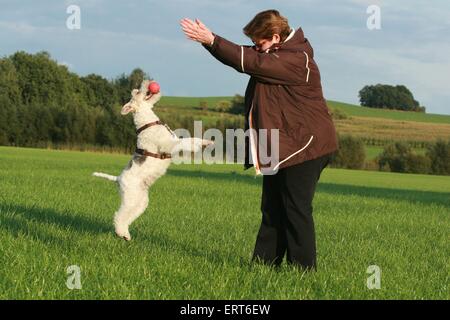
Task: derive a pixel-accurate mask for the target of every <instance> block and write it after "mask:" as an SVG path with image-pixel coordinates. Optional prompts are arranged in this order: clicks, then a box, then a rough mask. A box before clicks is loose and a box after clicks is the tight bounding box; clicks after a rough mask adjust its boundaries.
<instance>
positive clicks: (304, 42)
mask: <svg viewBox="0 0 450 320" xmlns="http://www.w3.org/2000/svg"><path fill="white" fill-rule="evenodd" d="M292 33H293V34H292ZM269 50H270V51H272V50H295V51H297V50H299V51H305V52H306V53H307V54H308V55H309V56H310V57H314V52H313V48H312V47H311V45H310V44H309V41H308V39H307V38H305V34H304V33H303V30H302V28H298V29H297V30H294V29H292V31H291V34H290V35H289V36H288V37H287V39H286V40H285V41H284V42H282V43H275V44H273V45H272V46H271V47H270V48H269Z"/></svg>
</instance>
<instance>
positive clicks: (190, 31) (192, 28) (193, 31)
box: [180, 18, 214, 45]
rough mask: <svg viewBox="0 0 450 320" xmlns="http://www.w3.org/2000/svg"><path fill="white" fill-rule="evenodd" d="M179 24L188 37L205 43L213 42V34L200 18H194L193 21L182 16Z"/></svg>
mask: <svg viewBox="0 0 450 320" xmlns="http://www.w3.org/2000/svg"><path fill="white" fill-rule="evenodd" d="M180 25H181V27H182V29H183V32H184V34H185V35H186V37H187V38H188V39H190V40H194V41H197V42H200V43H203V44H207V45H211V44H212V43H213V41H214V35H213V34H212V32H211V31H210V30H209V29H208V28H207V27H206V26H205V25H204V24H203V23H202V22H201V21H200V20H198V19H195V22H194V21H192V20H190V19H188V18H184V19H181V21H180Z"/></svg>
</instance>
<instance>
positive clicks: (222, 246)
mask: <svg viewBox="0 0 450 320" xmlns="http://www.w3.org/2000/svg"><path fill="white" fill-rule="evenodd" d="M128 159H129V156H128V155H118V154H98V153H90V152H86V153H82V152H68V151H49V150H39V149H22V148H9V147H8V148H7V147H0V242H1V244H2V245H1V246H0V264H1V266H2V267H1V268H0V299H100V298H102V299H448V298H449V289H450V288H449V283H450V281H449V274H448V270H449V260H448V257H449V254H450V252H449V247H448V230H449V228H450V177H445V176H430V175H416V174H397V173H387V172H370V171H359V170H344V169H330V168H327V169H325V171H324V172H323V173H322V177H321V181H320V183H319V186H318V190H317V193H316V196H315V199H314V217H315V224H316V232H317V245H318V271H317V272H316V273H309V274H301V273H299V271H298V270H295V269H293V268H292V267H289V266H286V265H284V266H283V267H282V268H281V269H280V270H278V271H277V270H273V269H271V268H268V267H265V266H254V265H251V264H249V259H250V257H251V253H252V250H253V246H254V241H255V237H256V233H257V230H258V227H259V223H260V219H261V216H260V215H261V214H260V211H259V207H260V195H261V181H262V180H261V177H258V178H255V177H254V176H253V171H252V170H248V171H243V170H242V166H241V165H218V164H216V165H206V164H205V165H172V167H171V168H170V169H169V172H168V174H167V175H166V176H165V177H163V178H162V179H160V180H159V181H157V182H156V184H155V185H154V187H153V188H152V189H151V191H150V205H149V207H148V209H147V210H146V212H145V213H144V215H143V216H142V217H141V218H140V219H138V220H137V222H136V223H135V224H134V225H133V226H132V228H131V230H130V231H131V233H132V236H133V240H132V241H131V242H129V243H127V242H124V241H123V240H121V239H118V238H116V237H115V236H114V235H113V227H112V215H113V213H114V211H115V210H116V209H117V207H118V205H119V197H118V193H117V188H116V186H115V185H114V184H113V183H111V182H109V181H105V180H102V179H98V178H94V177H92V176H91V173H92V172H93V171H104V172H108V173H111V174H118V173H119V172H120V171H121V170H122V168H123V167H124V166H125V165H126V163H127V161H128ZM70 265H77V266H79V267H80V269H81V284H82V289H81V290H69V289H68V288H67V287H66V281H67V273H66V269H67V267H68V266H70ZM370 265H377V266H379V267H380V268H381V289H380V290H369V289H368V288H367V287H366V281H367V278H368V277H369V274H367V273H366V270H367V268H368V266H370Z"/></svg>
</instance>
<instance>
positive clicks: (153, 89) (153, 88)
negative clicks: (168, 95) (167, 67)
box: [148, 82, 160, 94]
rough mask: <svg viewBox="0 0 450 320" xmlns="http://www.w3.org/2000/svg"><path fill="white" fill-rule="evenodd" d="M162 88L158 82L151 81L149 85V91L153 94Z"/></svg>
mask: <svg viewBox="0 0 450 320" xmlns="http://www.w3.org/2000/svg"><path fill="white" fill-rule="evenodd" d="M159 90H160V87H159V84H158V82H150V84H149V85H148V91H150V92H151V93H152V94H155V93H158V92H159Z"/></svg>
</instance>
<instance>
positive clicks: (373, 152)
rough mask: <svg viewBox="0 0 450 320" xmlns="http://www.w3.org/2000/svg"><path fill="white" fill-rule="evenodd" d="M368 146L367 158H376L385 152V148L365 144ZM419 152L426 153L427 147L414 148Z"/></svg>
mask: <svg viewBox="0 0 450 320" xmlns="http://www.w3.org/2000/svg"><path fill="white" fill-rule="evenodd" d="M365 148H366V159H367V160H371V159H375V158H376V157H377V156H378V155H379V154H381V153H383V150H384V148H383V147H378V146H365ZM412 149H413V150H414V151H415V152H416V153H417V154H421V155H425V153H426V151H427V150H426V149H424V148H412Z"/></svg>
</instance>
